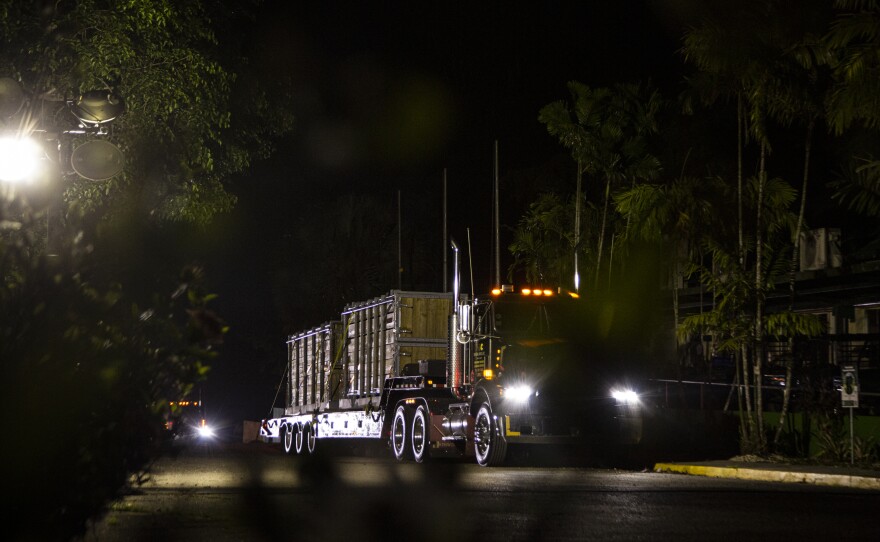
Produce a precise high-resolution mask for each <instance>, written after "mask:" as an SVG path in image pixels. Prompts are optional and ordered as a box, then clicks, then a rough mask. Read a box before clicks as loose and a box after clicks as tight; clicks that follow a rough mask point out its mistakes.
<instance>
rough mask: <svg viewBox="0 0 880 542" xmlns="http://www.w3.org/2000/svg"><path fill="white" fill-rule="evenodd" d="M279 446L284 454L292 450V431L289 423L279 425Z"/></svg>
mask: <svg viewBox="0 0 880 542" xmlns="http://www.w3.org/2000/svg"><path fill="white" fill-rule="evenodd" d="M281 446H282V447H283V448H284V453H285V454H290V453H292V452H293V432H292V431H291V430H290V425H288V424H286V423H285V424H284V425H282V426H281Z"/></svg>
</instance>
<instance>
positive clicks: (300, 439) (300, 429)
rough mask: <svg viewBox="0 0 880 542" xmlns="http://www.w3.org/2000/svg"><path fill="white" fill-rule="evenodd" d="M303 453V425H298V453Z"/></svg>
mask: <svg viewBox="0 0 880 542" xmlns="http://www.w3.org/2000/svg"><path fill="white" fill-rule="evenodd" d="M302 452H303V426H302V424H296V453H298V454H301V453H302Z"/></svg>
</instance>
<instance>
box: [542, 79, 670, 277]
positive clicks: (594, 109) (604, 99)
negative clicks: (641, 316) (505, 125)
mask: <svg viewBox="0 0 880 542" xmlns="http://www.w3.org/2000/svg"><path fill="white" fill-rule="evenodd" d="M568 89H569V92H570V93H571V103H566V102H565V101H557V102H553V103H551V104H548V105H546V106H544V107H543V108H542V109H541V111H540V113H539V115H538V120H539V121H540V122H542V123H544V124H545V125H546V126H547V131H548V132H549V133H550V134H551V135H553V136H556V137H557V138H558V139H559V142H560V143H561V144H562V145H563V146H564V147H566V148H567V149H569V150H570V151H571V153H572V157H573V158H574V159H575V161H576V162H577V163H578V164H579V168H580V172H581V173H583V174H586V175H588V176H594V177H598V178H600V179H602V180H603V181H604V198H603V202H602V215H601V225H600V227H599V232H598V242H597V249H596V269H595V271H596V285H597V286H598V281H599V275H600V272H601V268H602V262H603V258H604V252H605V240H606V238H607V231H606V230H607V227H608V211H609V206H610V202H611V197H612V191H613V188H614V186H616V185H619V184H621V183H624V182H626V181H629V182H630V184H632V183H635V182H637V181H643V180H649V179H653V178H655V177H656V176H657V174H658V173H659V171H660V163H659V161H658V160H657V158H656V157H654V156H653V155H652V154H650V153H649V152H647V137H648V136H649V135H650V134H652V133H654V132H656V131H657V121H656V117H657V113H658V111H659V108H660V97H659V94H658V93H657V92H656V91H653V90H651V89H650V88H648V87H644V88H642V87H640V86H638V85H624V84H619V85H615V86H614V87H612V88H596V89H592V88H590V87H588V86H587V85H584V84H582V83H578V82H571V83H569V84H568ZM609 269H610V264H609Z"/></svg>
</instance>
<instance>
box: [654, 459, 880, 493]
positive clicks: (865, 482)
mask: <svg viewBox="0 0 880 542" xmlns="http://www.w3.org/2000/svg"><path fill="white" fill-rule="evenodd" d="M654 472H670V473H678V474H690V475H694V476H709V477H712V478H736V479H738V480H756V481H761V482H791V483H801V484H815V485H822V486H836V487H848V488H854V489H871V490H875V491H880V478H872V477H869V476H856V475H852V474H826V473H817V472H803V471H791V470H772V469H755V468H748V467H716V466H707V465H682V464H678V463H657V464H656V465H654Z"/></svg>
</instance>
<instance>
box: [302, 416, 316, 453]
mask: <svg viewBox="0 0 880 542" xmlns="http://www.w3.org/2000/svg"><path fill="white" fill-rule="evenodd" d="M303 432H304V433H305V437H306V446H307V447H308V449H309V453H310V454H314V453H315V448H316V446H317V445H318V428H317V427H316V426H315V424H314V423H307V424H306V425H305V427H304V428H303Z"/></svg>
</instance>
